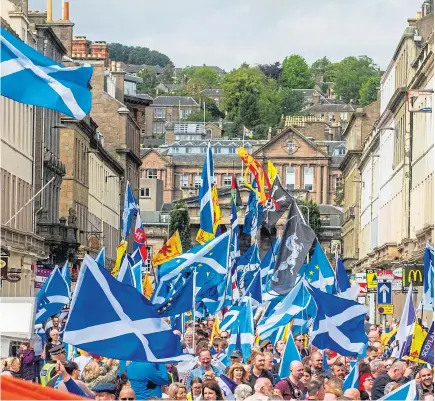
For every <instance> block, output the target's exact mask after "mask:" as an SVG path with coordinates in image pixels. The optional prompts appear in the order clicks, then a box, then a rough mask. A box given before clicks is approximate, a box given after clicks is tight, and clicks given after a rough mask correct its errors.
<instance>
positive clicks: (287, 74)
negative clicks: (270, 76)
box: [282, 54, 314, 89]
mask: <svg viewBox="0 0 435 401" xmlns="http://www.w3.org/2000/svg"><path fill="white" fill-rule="evenodd" d="M282 85H283V86H285V87H287V88H290V89H311V88H314V80H313V78H312V76H311V70H310V67H309V66H308V64H307V62H306V61H305V59H304V58H303V57H302V56H299V55H297V54H292V55H291V56H288V57H286V58H285V60H284V61H283V63H282Z"/></svg>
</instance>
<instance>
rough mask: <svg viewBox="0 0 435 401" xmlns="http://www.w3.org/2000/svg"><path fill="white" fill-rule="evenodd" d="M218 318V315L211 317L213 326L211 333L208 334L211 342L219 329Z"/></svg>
mask: <svg viewBox="0 0 435 401" xmlns="http://www.w3.org/2000/svg"><path fill="white" fill-rule="evenodd" d="M219 323H220V322H219V318H218V315H216V316H215V317H214V319H213V328H212V330H211V335H210V342H213V339H214V337H215V336H218V335H219V334H220V333H221V331H220V330H219Z"/></svg>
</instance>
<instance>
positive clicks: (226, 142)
mask: <svg viewBox="0 0 435 401" xmlns="http://www.w3.org/2000/svg"><path fill="white" fill-rule="evenodd" d="M209 142H210V143H211V146H212V147H213V146H228V147H229V146H242V143H243V141H242V140H241V139H239V138H234V139H213V140H212V141H209V140H200V139H196V140H195V139H193V140H179V141H175V142H174V143H172V144H170V145H168V147H174V146H208V143H209ZM265 143H267V140H256V141H253V140H250V141H248V140H245V146H246V145H248V146H252V145H264V144H265ZM213 157H214V156H213Z"/></svg>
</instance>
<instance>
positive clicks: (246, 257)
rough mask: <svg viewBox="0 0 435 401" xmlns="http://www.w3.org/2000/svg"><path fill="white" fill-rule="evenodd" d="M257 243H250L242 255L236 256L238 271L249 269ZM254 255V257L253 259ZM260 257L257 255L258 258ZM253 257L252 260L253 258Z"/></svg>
mask: <svg viewBox="0 0 435 401" xmlns="http://www.w3.org/2000/svg"><path fill="white" fill-rule="evenodd" d="M256 246H257V243H254V244H252V245H251V246H250V247H249V248H248V249H247V250H246V251H245V252H243V254H242V255H240V256H239V257H237V259H236V265H237V271H238V272H244V271H246V270H250V264H251V258H252V255H253V253H254V251H255V249H256ZM255 258H256V257H254V259H255ZM259 258H260V257H258V260H259ZM254 259H253V260H254Z"/></svg>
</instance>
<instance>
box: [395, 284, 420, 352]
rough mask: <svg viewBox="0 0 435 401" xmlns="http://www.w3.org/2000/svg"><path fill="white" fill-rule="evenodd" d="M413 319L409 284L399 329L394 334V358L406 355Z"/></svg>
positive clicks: (412, 330)
mask: <svg viewBox="0 0 435 401" xmlns="http://www.w3.org/2000/svg"><path fill="white" fill-rule="evenodd" d="M415 317H416V316H415V308H414V304H413V302H412V283H411V285H410V286H409V289H408V294H407V295H406V300H405V306H404V307H403V312H402V317H401V318H400V323H399V328H398V330H397V333H396V341H397V344H398V347H395V348H394V349H393V353H392V354H391V356H393V357H395V358H401V357H402V356H405V355H408V353H409V350H410V347H411V342H412V335H413V333H414V323H415Z"/></svg>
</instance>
